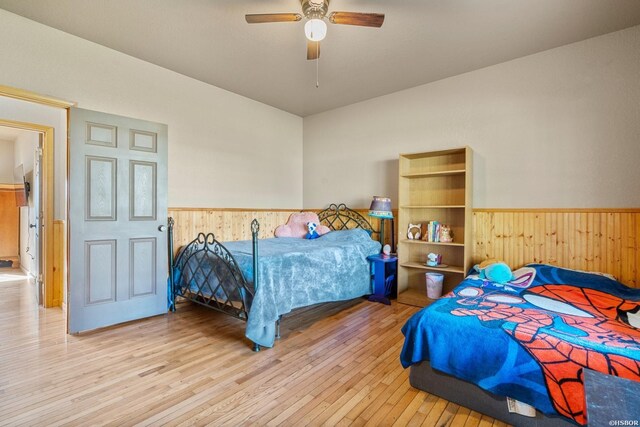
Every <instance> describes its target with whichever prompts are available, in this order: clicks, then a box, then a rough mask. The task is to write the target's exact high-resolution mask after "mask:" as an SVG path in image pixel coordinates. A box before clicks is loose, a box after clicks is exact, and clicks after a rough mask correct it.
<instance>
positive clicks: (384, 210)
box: [369, 196, 393, 219]
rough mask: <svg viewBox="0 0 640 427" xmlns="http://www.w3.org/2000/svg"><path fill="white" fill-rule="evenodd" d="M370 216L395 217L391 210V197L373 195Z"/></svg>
mask: <svg viewBox="0 0 640 427" xmlns="http://www.w3.org/2000/svg"><path fill="white" fill-rule="evenodd" d="M369 216H372V217H375V218H386V219H393V213H392V212H391V199H390V198H388V197H380V196H373V200H372V201H371V206H370V207H369Z"/></svg>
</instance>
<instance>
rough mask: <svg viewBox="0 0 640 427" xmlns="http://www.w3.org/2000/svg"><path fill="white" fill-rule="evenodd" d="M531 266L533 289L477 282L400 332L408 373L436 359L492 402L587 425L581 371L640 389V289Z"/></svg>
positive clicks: (473, 279)
mask: <svg viewBox="0 0 640 427" xmlns="http://www.w3.org/2000/svg"><path fill="white" fill-rule="evenodd" d="M530 267H532V268H533V269H534V270H535V278H533V280H532V281H531V282H530V284H529V283H526V284H524V285H523V284H508V285H505V286H501V285H496V284H492V283H490V282H487V281H483V280H480V279H478V278H477V276H475V277H474V276H469V277H468V278H467V279H466V280H465V281H464V282H462V283H461V284H460V285H459V286H458V287H457V288H456V289H454V291H453V292H451V293H450V294H448V295H446V296H445V297H444V298H442V299H440V300H438V301H436V302H435V303H433V304H431V305H430V306H429V307H428V308H425V309H423V310H421V311H419V312H418V313H416V314H415V315H414V316H413V317H411V318H410V319H409V320H408V321H407V323H406V324H405V325H404V327H403V328H402V333H403V334H404V335H405V342H404V348H403V349H402V354H401V356H400V360H401V362H402V365H403V366H404V367H405V368H406V367H409V366H410V365H411V364H413V363H418V362H420V361H423V360H429V361H430V363H431V366H432V367H433V368H434V369H438V370H440V371H443V372H446V373H448V374H451V375H454V376H456V377H458V378H461V379H463V380H466V381H470V382H472V383H474V384H477V385H478V386H480V387H481V388H483V389H485V390H487V391H490V392H492V393H494V394H497V395H502V396H509V397H512V398H514V399H517V400H520V401H522V402H525V403H528V404H530V405H532V406H534V407H536V408H537V409H539V410H540V411H542V412H543V413H545V414H561V415H564V416H566V417H569V418H570V419H572V420H574V421H575V422H577V423H579V424H585V423H586V420H585V413H584V387H583V383H582V368H585V367H586V368H589V369H593V370H596V371H600V372H604V373H607V374H611V375H618V376H620V377H624V378H628V379H631V380H635V381H640V329H638V328H640V325H639V324H638V320H637V319H638V318H640V317H638V316H639V315H640V290H637V289H631V288H628V287H626V286H624V285H623V284H621V283H619V282H616V281H614V280H611V279H608V278H606V277H604V276H599V275H594V274H587V273H580V272H576V271H572V270H565V269H562V268H556V267H552V266H547V265H531V266H530ZM534 270H531V272H532V273H533V271H534ZM632 325H634V326H635V327H634V326H632Z"/></svg>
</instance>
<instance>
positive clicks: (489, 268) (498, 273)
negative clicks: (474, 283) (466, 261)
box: [474, 259, 515, 285]
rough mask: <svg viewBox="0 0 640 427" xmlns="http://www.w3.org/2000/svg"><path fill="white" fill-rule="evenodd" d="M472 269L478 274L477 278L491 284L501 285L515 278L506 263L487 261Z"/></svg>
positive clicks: (493, 260)
mask: <svg viewBox="0 0 640 427" xmlns="http://www.w3.org/2000/svg"><path fill="white" fill-rule="evenodd" d="M474 269H475V270H476V271H477V272H478V277H480V278H481V279H483V280H489V281H491V282H493V283H500V284H502V285H504V284H505V283H508V282H510V281H512V280H513V279H514V278H515V276H514V275H513V273H512V272H511V269H510V268H509V266H508V265H507V264H506V263H504V262H502V261H496V260H495V259H488V260H486V261H484V262H483V263H481V264H478V265H476V266H475V267H474Z"/></svg>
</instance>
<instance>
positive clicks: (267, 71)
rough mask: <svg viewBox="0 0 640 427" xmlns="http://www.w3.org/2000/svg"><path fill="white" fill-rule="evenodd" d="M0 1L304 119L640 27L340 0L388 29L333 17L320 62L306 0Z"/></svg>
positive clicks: (594, 8) (537, 8) (622, 6)
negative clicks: (271, 16) (285, 16)
mask: <svg viewBox="0 0 640 427" xmlns="http://www.w3.org/2000/svg"><path fill="white" fill-rule="evenodd" d="M0 8H4V9H6V10H8V11H11V12H14V13H17V14H19V15H22V16H25V17H27V18H30V19H33V20H35V21H38V22H41V23H43V24H46V25H49V26H51V27H54V28H58V29H60V30H62V31H65V32H68V33H71V34H74V35H76V36H79V37H82V38H84V39H87V40H91V41H93V42H96V43H99V44H101V45H104V46H107V47H110V48H112V49H115V50H118V51H120V52H124V53H126V54H129V55H132V56H134V57H137V58H140V59H143V60H145V61H148V62H151V63H154V64H157V65H160V66H162V67H165V68H168V69H170V70H174V71H176V72H178V73H181V74H184V75H187V76H190V77H193V78H196V79H198V80H201V81H204V82H207V83H210V84H212V85H215V86H218V87H221V88H223V89H227V90H229V91H231V92H235V93H238V94H241V95H244V96H247V97H249V98H252V99H255V100H258V101H261V102H264V103H266V104H269V105H272V106H275V107H277V108H280V109H283V110H286V111H289V112H291V113H294V114H297V115H299V116H303V117H304V116H307V115H310V114H314V113H318V112H322V111H326V110H330V109H333V108H336V107H340V106H344V105H348V104H352V103H354V102H358V101H362V100H365V99H369V98H373V97H376V96H380V95H385V94H388V93H392V92H396V91H398V90H402V89H407V88H410V87H414V86H418V85H421V84H425V83H429V82H432V81H435V80H439V79H442V78H446V77H449V76H453V75H457V74H461V73H465V72H468V71H472V70H476V69H479V68H483V67H486V66H489V65H493V64H498V63H500V62H504V61H508V60H511V59H515V58H519V57H522V56H525V55H529V54H532V53H535V52H540V51H543V50H547V49H551V48H554V47H558V46H562V45H565V44H568V43H572V42H576V41H579V40H584V39H586V38H590V37H594V36H598V35H601V34H605V33H608V32H612V31H616V30H620V29H623V28H627V27H630V26H634V25H638V24H640V0H386V1H385V0H332V1H331V5H330V8H329V10H330V11H334V10H341V11H354V12H380V13H385V14H386V20H385V22H384V25H383V26H382V28H380V29H374V28H363V27H353V26H346V25H331V24H330V25H329V31H328V35H327V38H326V39H325V40H324V41H323V42H322V50H321V58H320V62H319V72H320V87H319V88H318V89H316V87H315V81H316V63H315V61H307V60H306V41H305V38H304V32H303V25H304V23H303V22H296V23H271V24H254V25H249V24H247V23H246V22H245V20H244V15H245V13H273V12H300V3H299V1H298V0H188V1H187V0H181V1H176V0H135V1H131V0H109V1H105V0H55V1H53V0H49V1H42V0H0Z"/></svg>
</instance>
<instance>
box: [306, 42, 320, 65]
mask: <svg viewBox="0 0 640 427" xmlns="http://www.w3.org/2000/svg"><path fill="white" fill-rule="evenodd" d="M318 58H320V42H312V41H311V40H307V59H309V60H311V59H318Z"/></svg>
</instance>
